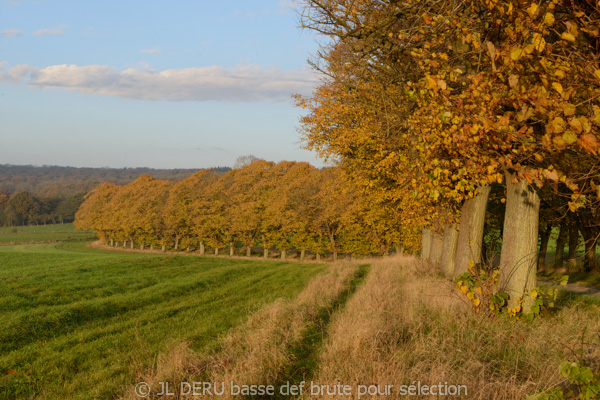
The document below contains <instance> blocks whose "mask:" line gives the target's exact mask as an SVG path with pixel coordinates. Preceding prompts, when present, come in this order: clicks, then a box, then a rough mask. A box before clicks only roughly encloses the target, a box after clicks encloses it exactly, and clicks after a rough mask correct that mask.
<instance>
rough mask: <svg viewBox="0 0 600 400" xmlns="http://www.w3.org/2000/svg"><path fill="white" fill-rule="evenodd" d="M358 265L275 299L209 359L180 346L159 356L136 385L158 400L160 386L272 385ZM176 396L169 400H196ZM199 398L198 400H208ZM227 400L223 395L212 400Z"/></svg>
mask: <svg viewBox="0 0 600 400" xmlns="http://www.w3.org/2000/svg"><path fill="white" fill-rule="evenodd" d="M359 265H360V264H359V263H358V262H356V261H346V260H344V261H338V262H335V263H332V264H329V265H328V268H327V270H326V271H325V272H323V273H321V274H319V275H317V276H316V277H315V278H313V279H312V280H311V281H309V283H308V284H307V286H306V287H305V288H304V289H303V290H302V291H301V292H300V293H299V294H298V296H297V297H296V298H293V299H279V300H277V301H275V302H273V303H270V304H267V305H266V306H264V307H263V308H262V309H260V310H258V311H257V312H255V313H254V314H252V315H251V316H250V317H249V318H248V320H247V321H246V322H245V323H244V324H242V325H241V326H239V327H237V328H234V329H233V330H232V331H231V332H230V333H229V334H228V335H227V336H226V337H224V338H223V340H222V343H221V346H220V348H219V349H218V351H216V352H215V354H212V355H197V354H194V353H193V352H192V351H191V350H190V349H189V347H188V346H187V345H186V344H185V343H181V344H177V345H175V346H174V347H173V348H172V350H171V351H169V352H167V353H165V354H163V355H161V356H159V357H158V359H157V361H156V363H155V367H154V368H153V369H152V370H150V371H146V370H143V369H137V370H138V374H137V375H138V377H137V381H138V382H146V383H148V384H149V385H150V386H151V388H152V390H151V392H152V394H151V395H150V396H148V397H147V398H150V399H152V398H154V399H155V398H160V397H161V396H157V395H156V393H157V392H158V391H159V390H160V385H159V382H166V381H168V382H170V383H171V385H170V386H171V387H172V388H177V387H179V384H180V382H190V383H191V382H201V381H210V382H219V383H220V382H226V383H228V382H235V383H236V384H239V385H241V384H244V385H252V384H265V385H266V384H272V383H273V382H275V381H277V380H278V375H279V374H280V373H281V372H282V371H283V370H284V369H285V368H286V367H287V366H289V365H290V364H291V363H292V362H293V361H294V356H295V355H294V354H293V352H292V348H293V346H294V345H295V344H297V343H298V342H299V341H301V340H302V339H303V334H304V333H305V331H306V330H307V329H308V328H309V326H310V325H311V324H313V323H314V322H315V319H316V318H317V316H318V314H319V312H320V311H321V310H322V309H323V308H325V307H328V306H330V305H331V304H333V303H334V302H335V300H336V299H338V298H339V297H340V296H341V295H342V293H343V292H345V291H346V290H348V289H349V286H350V282H351V281H352V280H353V279H354V278H355V277H356V276H357V274H358V271H359ZM174 392H175V396H169V398H171V399H179V398H195V397H194V396H185V397H182V396H179V393H178V392H177V391H176V390H174ZM212 397H213V396H203V397H202V398H212ZM214 397H215V398H219V399H229V398H231V396H230V395H229V390H226V391H225V394H224V395H220V396H214ZM124 398H125V399H131V400H133V399H138V398H139V397H138V396H137V395H136V393H135V390H134V388H133V387H130V388H128V389H127V392H126V394H125V396H124Z"/></svg>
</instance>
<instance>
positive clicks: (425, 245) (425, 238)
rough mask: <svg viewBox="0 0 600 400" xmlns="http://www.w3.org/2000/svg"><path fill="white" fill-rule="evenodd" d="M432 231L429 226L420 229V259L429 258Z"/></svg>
mask: <svg viewBox="0 0 600 400" xmlns="http://www.w3.org/2000/svg"><path fill="white" fill-rule="evenodd" d="M432 240H433V232H432V231H431V229H429V228H423V230H422V231H421V260H429V257H430V255H431V241H432Z"/></svg>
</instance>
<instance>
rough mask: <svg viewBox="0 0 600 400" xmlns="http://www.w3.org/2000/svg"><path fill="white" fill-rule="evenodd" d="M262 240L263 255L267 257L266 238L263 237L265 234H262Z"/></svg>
mask: <svg viewBox="0 0 600 400" xmlns="http://www.w3.org/2000/svg"><path fill="white" fill-rule="evenodd" d="M262 242H263V257H264V258H269V249H268V248H267V239H266V238H265V235H262Z"/></svg>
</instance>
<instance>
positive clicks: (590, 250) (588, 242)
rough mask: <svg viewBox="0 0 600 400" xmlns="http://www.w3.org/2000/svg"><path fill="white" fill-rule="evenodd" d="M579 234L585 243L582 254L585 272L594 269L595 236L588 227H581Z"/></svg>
mask: <svg viewBox="0 0 600 400" xmlns="http://www.w3.org/2000/svg"><path fill="white" fill-rule="evenodd" d="M581 234H582V235H583V240H584V244H585V255H584V256H583V268H584V270H585V271H586V272H590V271H593V270H595V269H596V236H595V235H594V232H593V231H592V230H591V229H589V228H585V227H584V228H581Z"/></svg>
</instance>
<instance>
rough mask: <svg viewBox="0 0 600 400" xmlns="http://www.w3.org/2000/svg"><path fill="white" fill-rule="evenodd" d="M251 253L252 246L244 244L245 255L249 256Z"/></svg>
mask: <svg viewBox="0 0 600 400" xmlns="http://www.w3.org/2000/svg"><path fill="white" fill-rule="evenodd" d="M251 255H252V247H250V246H246V257H250V256H251Z"/></svg>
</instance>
